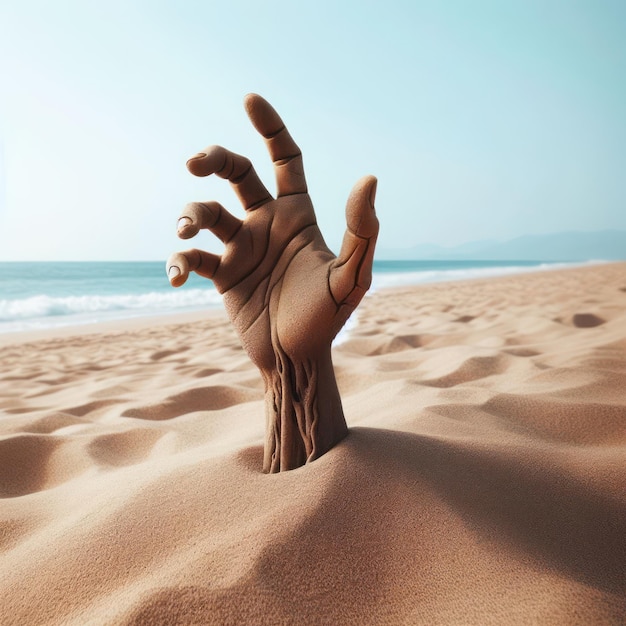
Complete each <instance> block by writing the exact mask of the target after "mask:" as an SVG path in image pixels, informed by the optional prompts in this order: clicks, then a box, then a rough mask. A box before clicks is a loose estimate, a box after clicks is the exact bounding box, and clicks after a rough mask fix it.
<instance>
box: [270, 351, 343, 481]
mask: <svg viewBox="0 0 626 626" xmlns="http://www.w3.org/2000/svg"><path fill="white" fill-rule="evenodd" d="M263 378H264V380H265V412H266V419H267V424H266V440H265V453H264V459H263V471H265V472H268V473H274V472H280V471H284V470H290V469H295V468H296V467H300V466H302V465H304V464H305V463H308V462H310V461H313V460H315V459H317V458H318V457H320V456H322V455H323V454H324V453H326V452H328V450H330V448H332V447H333V446H334V445H335V444H337V443H338V442H339V441H341V440H342V439H343V438H344V437H345V436H346V434H347V432H348V428H347V426H346V421H345V418H344V415H343V409H342V406H341V398H340V397H339V390H338V389H337V382H336V380H335V373H334V370H333V364H332V360H331V356H330V350H328V352H327V353H324V354H323V355H321V356H317V357H316V358H311V359H301V360H293V359H291V358H290V357H289V356H287V355H286V354H285V353H284V352H283V351H282V350H281V349H280V348H278V349H277V350H276V367H275V368H274V369H272V370H270V371H265V372H263Z"/></svg>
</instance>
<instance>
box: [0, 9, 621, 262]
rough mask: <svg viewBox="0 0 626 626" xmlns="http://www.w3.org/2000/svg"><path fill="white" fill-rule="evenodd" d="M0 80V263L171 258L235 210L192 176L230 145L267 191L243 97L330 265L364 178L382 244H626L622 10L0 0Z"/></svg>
mask: <svg viewBox="0 0 626 626" xmlns="http://www.w3.org/2000/svg"><path fill="white" fill-rule="evenodd" d="M0 81H1V82H0V114H1V118H0V172H1V178H0V202H1V205H0V260H26V259H31V260H55V259H59V260H61V259H68V260H82V259H85V260H99V259H165V258H166V257H167V256H168V255H169V253H170V252H171V251H173V250H176V249H184V248H186V247H188V246H189V243H188V242H181V241H179V240H178V239H177V238H176V236H175V224H176V218H177V216H178V213H179V211H180V209H181V208H182V207H183V206H184V204H185V203H187V202H189V201H192V200H210V199H216V200H219V201H221V202H222V203H223V204H224V205H225V206H226V207H228V208H229V209H231V210H232V211H233V212H236V213H239V212H240V209H239V207H238V205H237V201H236V198H235V196H234V195H233V194H232V193H231V191H230V188H229V185H228V183H227V182H225V181H223V180H221V179H218V178H215V177H212V178H211V179H195V178H193V177H192V176H191V175H190V174H188V173H187V171H186V169H185V167H184V164H185V161H186V159H187V158H188V157H189V156H191V155H193V154H194V153H196V152H197V151H198V150H200V149H202V148H204V147H205V146H207V145H209V144H213V143H222V144H223V145H225V146H227V147H228V148H230V149H232V150H235V151H238V152H240V153H242V154H245V155H247V156H249V157H250V158H252V159H253V161H254V163H255V165H256V168H257V171H259V173H260V174H261V175H262V176H263V177H264V180H265V181H266V184H267V185H268V187H270V188H273V175H272V171H271V167H270V165H269V159H268V157H267V154H266V152H265V148H264V145H263V141H262V140H261V138H260V137H258V136H257V135H256V133H255V131H254V129H253V128H252V126H251V125H250V124H249V122H248V120H247V117H246V115H245V112H244V110H243V107H242V99H243V96H244V95H245V94H246V93H248V92H250V91H254V92H257V93H260V94H261V95H263V96H264V97H266V98H267V99H268V100H269V101H270V102H272V103H273V104H274V106H275V107H276V109H277V110H278V111H279V113H280V114H281V115H282V116H283V119H284V120H285V122H286V123H287V125H288V127H289V128H290V130H291V132H292V135H293V136H294V138H295V139H296V141H298V143H299V144H300V146H301V148H302V150H303V153H304V159H305V167H306V170H307V176H308V182H309V189H310V192H311V196H312V198H313V201H314V203H315V206H316V209H317V213H318V221H319V223H320V226H321V228H322V230H323V232H324V234H325V236H326V239H327V241H328V243H329V245H330V246H331V247H332V248H334V249H335V250H336V249H337V247H338V245H339V243H340V241H341V238H342V233H343V228H344V205H345V200H346V198H347V196H348V193H349V191H350V188H351V187H352V185H353V183H354V182H355V181H356V180H357V179H358V178H359V177H360V176H362V175H364V174H375V175H376V176H377V177H378V179H379V186H378V198H377V210H378V215H379V218H380V221H381V236H380V240H379V241H380V244H379V245H380V246H381V247H383V248H387V249H389V248H393V247H409V246H412V245H415V244H418V243H422V242H430V243H436V244H441V245H455V244H459V243H463V242H466V241H470V240H480V239H500V240H504V239H509V238H512V237H515V236H518V235H522V234H538V233H547V232H555V231H561V230H601V229H626V2H623V1H621V0H616V1H614V2H609V1H606V0H604V1H603V0H588V1H586V2H585V1H577V0H571V1H560V0H538V1H535V0H519V1H513V0H510V1H507V0H493V1H486V0H485V1H474V2H472V1H471V0H457V1H454V0H448V1H446V0H440V1H434V0H433V1H429V2H427V1H422V0H407V1H394V0H388V1H386V2H372V1H368V0H360V1H358V2H357V1H343V2H342V1H341V0H334V1H333V0H319V1H316V2H306V3H299V2H294V1H273V0H266V1H264V2H259V1H258V0H256V1H253V0H250V1H245V0H234V1H230V2H224V1H223V0H222V1H221V2H212V1H210V0H205V1H202V2H200V1H184V0H179V1H175V0H161V1H158V0H145V1H144V0H125V1H122V0H109V1H107V2H100V1H95V0H94V1H89V0H65V1H64V0H55V1H54V2H52V1H44V0H40V1H33V0H20V1H17V0H16V1H15V2H10V1H9V0H0ZM192 245H198V246H199V247H204V248H206V249H212V250H215V251H219V245H217V244H216V243H215V242H214V240H213V238H212V237H211V235H210V234H208V233H206V234H203V235H201V236H200V237H199V238H196V241H195V242H194V243H193V244H192Z"/></svg>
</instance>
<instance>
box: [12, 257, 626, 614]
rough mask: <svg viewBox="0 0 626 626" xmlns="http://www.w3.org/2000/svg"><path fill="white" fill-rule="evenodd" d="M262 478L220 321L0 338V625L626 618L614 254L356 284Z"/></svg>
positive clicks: (624, 368)
mask: <svg viewBox="0 0 626 626" xmlns="http://www.w3.org/2000/svg"><path fill="white" fill-rule="evenodd" d="M334 361H335V367H336V371H337V378H338V382H339V386H340V390H341V393H342V398H343V402H344V409H345V413H346V419H347V421H348V425H349V427H350V434H349V436H348V438H347V439H345V440H344V441H343V442H342V443H341V444H340V445H338V446H337V447H335V448H334V449H332V450H331V451H330V452H329V453H328V454H326V455H325V456H324V457H322V458H321V459H319V460H317V461H315V462H314V463H312V464H310V465H308V466H305V467H302V468H299V469H297V470H293V471H290V472H285V473H281V474H276V475H264V474H262V473H261V465H262V443H263V434H264V413H263V388H262V383H261V380H260V377H259V375H258V373H257V371H256V370H255V368H254V366H253V365H252V364H251V363H250V362H249V360H248V358H247V356H246V355H245V353H244V352H243V351H242V350H241V348H240V347H239V343H238V340H237V338H236V336H235V335H234V333H233V331H232V330H231V328H230V326H229V324H228V321H227V320H226V318H225V316H222V315H214V316H212V317H210V316H207V317H206V319H203V320H202V321H197V320H195V321H193V322H188V323H175V324H164V323H160V324H155V323H153V322H150V321H146V322H145V323H144V324H143V325H137V324H135V325H134V326H133V327H132V328H130V327H128V328H125V327H124V325H120V327H119V329H118V330H116V331H112V330H110V329H109V330H106V331H100V332H97V333H95V332H82V333H81V334H76V333H73V332H71V331H67V332H66V333H61V334H58V333H57V336H54V337H53V336H50V337H47V338H46V336H43V337H42V336H37V337H36V338H35V337H30V338H29V337H19V336H14V337H4V338H3V339H2V344H0V623H2V624H3V625H12V624H16V625H17V624H19V625H24V624H37V625H41V624H74V625H77V626H78V625H81V626H83V625H85V624H428V625H433V624H480V625H484V624H524V625H526V624H558V625H563V624H623V623H626V264H610V265H598V266H593V267H585V268H580V269H574V270H562V271H549V272H548V271H546V272H539V273H533V274H525V275H520V276H516V277H509V278H502V279H494V280H484V281H471V282H463V283H454V284H452V283H445V284H438V285H431V286H423V287H419V288H411V289H408V288H407V289H401V290H394V291H386V292H379V293H376V294H374V295H372V296H370V297H368V298H366V299H365V301H364V302H363V304H362V306H361V307H360V309H359V310H358V325H357V326H356V328H355V329H354V330H353V331H352V332H351V334H350V335H349V337H348V338H347V340H346V341H344V342H343V343H342V344H341V345H339V346H337V347H335V349H334Z"/></svg>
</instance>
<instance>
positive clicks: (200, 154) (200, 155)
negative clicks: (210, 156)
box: [187, 152, 207, 163]
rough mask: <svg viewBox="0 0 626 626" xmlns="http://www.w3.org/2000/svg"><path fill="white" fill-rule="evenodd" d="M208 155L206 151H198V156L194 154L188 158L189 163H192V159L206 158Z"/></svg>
mask: <svg viewBox="0 0 626 626" xmlns="http://www.w3.org/2000/svg"><path fill="white" fill-rule="evenodd" d="M206 156H207V155H206V152H198V154H196V156H192V157H191V158H190V159H188V160H187V163H191V161H197V160H198V159H204V158H206Z"/></svg>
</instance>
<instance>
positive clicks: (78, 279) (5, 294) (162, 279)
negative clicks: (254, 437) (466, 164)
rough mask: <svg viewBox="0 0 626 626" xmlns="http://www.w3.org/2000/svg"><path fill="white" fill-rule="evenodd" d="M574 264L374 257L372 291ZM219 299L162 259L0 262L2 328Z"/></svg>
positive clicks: (215, 304) (186, 307)
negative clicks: (179, 281) (178, 282)
mask: <svg viewBox="0 0 626 626" xmlns="http://www.w3.org/2000/svg"><path fill="white" fill-rule="evenodd" d="M574 265H580V263H555V262H542V261H375V262H374V277H373V281H372V290H374V291H375V290H377V289H382V288H385V287H398V286H403V285H417V284H421V283H429V282H438V281H446V280H464V279H469V278H481V277H489V276H504V275H507V274H515V273H519V272H526V271H534V270H542V269H549V268H558V267H568V266H574ZM221 306H222V298H221V296H220V295H219V294H218V293H217V291H216V290H215V288H214V287H213V283H212V282H211V281H210V280H206V279H203V278H200V277H199V276H196V275H195V274H194V275H192V276H190V278H189V280H188V281H187V284H185V285H184V286H183V287H179V288H178V289H174V288H173V287H171V286H170V284H169V282H168V280H167V277H166V275H165V264H164V263H163V262H160V261H145V262H122V261H119V262H2V263H0V333H10V332H19V331H26V330H35V329H42V328H51V327H58V326H73V325H79V324H90V323H95V322H104V321H111V320H116V319H125V318H132V317H147V316H152V315H169V314H175V313H176V312H184V311H197V310H203V309H215V308H219V307H221Z"/></svg>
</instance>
